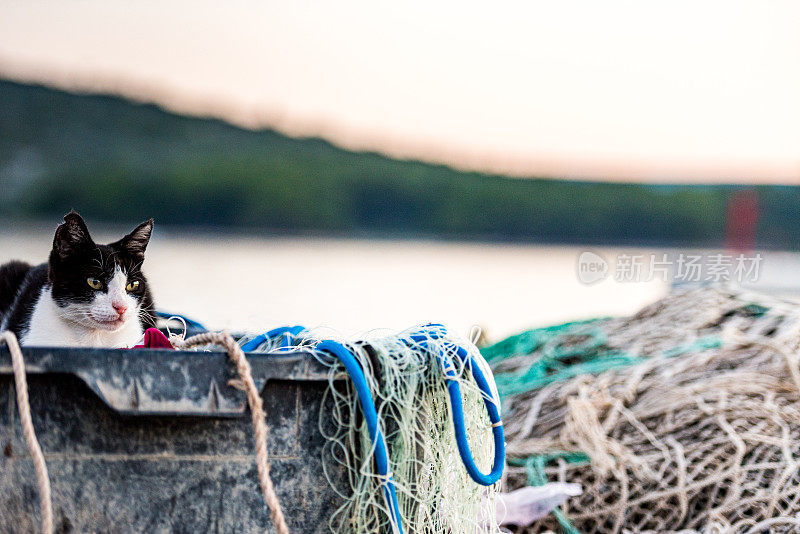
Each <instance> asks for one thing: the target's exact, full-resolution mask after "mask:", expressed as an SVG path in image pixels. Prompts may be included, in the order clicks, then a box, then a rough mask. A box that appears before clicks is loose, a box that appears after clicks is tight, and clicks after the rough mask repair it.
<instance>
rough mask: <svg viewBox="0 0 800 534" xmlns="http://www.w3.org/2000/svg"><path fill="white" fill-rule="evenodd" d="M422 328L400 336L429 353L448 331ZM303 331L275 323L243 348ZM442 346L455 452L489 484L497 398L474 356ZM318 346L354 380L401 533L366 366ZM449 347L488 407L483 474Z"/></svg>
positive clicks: (337, 348) (499, 443)
mask: <svg viewBox="0 0 800 534" xmlns="http://www.w3.org/2000/svg"><path fill="white" fill-rule="evenodd" d="M423 328H425V330H424V331H422V332H421V333H418V334H412V335H411V336H410V338H409V340H404V341H405V343H406V344H408V345H411V344H412V343H413V344H416V345H418V346H420V347H422V348H424V349H425V350H427V351H429V352H433V348H432V347H431V345H430V340H431V339H435V340H438V339H441V338H443V337H444V336H445V335H446V334H447V331H446V329H445V328H444V326H442V325H438V324H430V325H425V326H424V327H423ZM303 330H304V329H303V327H301V326H294V327H282V328H275V329H273V330H270V331H269V332H267V333H265V334H261V335H259V336H257V337H255V338H253V339H252V340H250V341H248V342H247V343H245V344H244V345H243V346H242V350H243V351H244V352H249V351H252V350H255V349H256V348H258V346H259V345H261V344H262V343H264V342H265V341H267V340H268V339H272V338H274V337H275V336H279V335H282V336H284V340H283V341H282V344H281V346H287V345H286V343H291V341H292V339H293V338H294V337H295V336H297V335H299V334H300V332H302V331H303ZM444 345H445V349H447V350H446V351H445V350H442V351H436V355H437V357H438V358H439V361H440V363H441V365H442V369H443V370H444V377H445V381H446V382H447V392H448V395H449V397H450V405H451V407H452V413H453V431H454V433H455V436H456V444H457V446H458V452H459V455H460V456H461V460H462V462H463V463H464V467H465V468H466V470H467V473H468V474H469V476H470V477H471V478H472V479H473V480H474V481H475V482H477V483H478V484H481V485H484V486H491V485H492V484H494V483H495V482H497V481H498V480H500V477H501V476H502V474H503V469H504V467H505V458H506V443H505V433H504V431H503V423H502V420H501V419H500V410H499V408H498V406H499V401H498V400H497V399H495V396H494V393H493V392H492V388H491V386H490V385H489V381H488V380H487V379H486V376H484V374H483V371H481V368H480V366H479V365H478V364H477V363H476V362H475V360H474V359H473V358H472V356H470V355H469V353H468V352H467V351H466V350H465V349H464V348H463V347H460V346H458V345H456V344H455V343H452V342H449V341H445V342H444ZM316 348H317V350H320V351H323V352H328V353H330V354H333V355H334V356H335V357H337V358H338V359H339V360H340V361H341V362H342V364H343V365H344V366H345V369H346V370H347V372H348V374H349V375H350V379H351V380H352V381H353V385H354V387H355V388H356V393H357V394H358V400H359V404H360V405H361V411H362V413H363V414H364V419H365V420H366V422H367V429H368V431H369V436H370V439H371V440H372V442H373V443H374V444H375V453H374V456H375V464H376V466H377V468H378V474H379V475H380V477H381V485H382V487H383V493H384V498H385V500H386V503H387V505H388V507H389V509H390V510H391V512H392V515H391V517H390V520H391V522H392V530H393V532H399V533H401V534H402V532H403V525H402V518H401V517H400V508H399V505H398V503H397V491H396V489H395V485H394V480H393V478H392V474H391V472H390V471H389V455H388V451H387V448H386V440H385V438H384V436H383V432H382V431H381V429H380V426H379V424H378V412H377V410H376V409H375V402H374V400H373V398H372V393H371V392H370V390H369V386H368V385H367V379H366V377H365V376H364V371H363V369H361V365H359V363H358V360H357V359H356V357H355V355H354V354H353V353H352V352H351V351H350V350H349V349H347V348H346V347H345V346H344V345H342V344H341V343H338V342H336V341H331V340H326V341H322V342H320V343H319V344H318V345H317V347H316ZM453 350H454V351H455V354H456V356H458V357H459V358H460V359H461V360H462V361H463V362H464V365H465V366H467V368H469V370H470V372H471V373H472V376H473V378H474V379H475V382H476V383H477V385H478V388H479V389H480V391H481V394H482V396H483V401H484V404H485V405H486V411H487V412H488V414H489V420H490V421H491V422H492V434H493V436H494V462H493V464H492V469H491V471H490V472H489V473H488V474H484V473H482V472H481V470H480V469H479V468H478V466H477V465H476V464H475V459H474V457H473V456H472V451H471V450H470V448H469V442H468V440H467V432H466V425H465V423H464V404H463V401H462V399H461V387H460V386H459V383H458V378H459V376H458V373H457V372H456V369H455V367H454V366H453V362H452V361H451V359H450V357H449V356H448V353H447V351H453Z"/></svg>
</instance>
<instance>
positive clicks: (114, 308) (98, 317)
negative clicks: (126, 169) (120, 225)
mask: <svg viewBox="0 0 800 534" xmlns="http://www.w3.org/2000/svg"><path fill="white" fill-rule="evenodd" d="M152 231H153V220H152V219H150V220H149V221H146V222H143V223H142V224H140V225H139V226H137V227H136V228H134V230H133V231H132V232H131V233H129V234H128V235H126V236H125V237H123V238H122V239H120V240H119V241H115V242H114V243H111V244H108V245H98V244H96V243H95V242H94V241H93V240H92V238H91V236H90V235H89V229H88V228H87V227H86V223H85V222H84V221H83V219H82V218H81V216H80V215H78V214H77V213H75V212H74V211H73V212H72V213H69V214H68V215H66V216H64V223H63V224H61V225H60V226H59V227H58V229H57V230H56V234H55V237H54V238H53V250H52V251H51V252H50V269H49V275H48V276H49V280H50V283H51V285H52V295H53V300H54V301H55V303H56V304H57V305H58V307H59V310H60V313H61V315H62V317H63V318H64V319H67V320H69V321H71V322H74V323H77V324H79V325H82V326H83V327H85V328H89V329H92V330H110V331H114V330H119V329H120V328H122V327H123V326H125V325H126V324H127V323H128V322H129V321H139V322H140V323H141V324H142V327H145V328H146V327H148V326H154V324H155V315H154V311H153V299H152V296H151V293H150V290H149V288H148V286H147V279H146V278H145V277H144V275H143V274H142V263H143V262H144V253H145V249H146V248H147V243H148V242H149V241H150V234H151V233H152Z"/></svg>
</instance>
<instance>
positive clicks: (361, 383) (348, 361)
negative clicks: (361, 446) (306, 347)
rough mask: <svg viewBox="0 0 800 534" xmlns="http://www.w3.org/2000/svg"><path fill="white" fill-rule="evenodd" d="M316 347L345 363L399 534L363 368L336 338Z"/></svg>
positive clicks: (382, 441) (380, 435)
mask: <svg viewBox="0 0 800 534" xmlns="http://www.w3.org/2000/svg"><path fill="white" fill-rule="evenodd" d="M317 350H320V351H323V352H329V353H331V354H333V355H334V356H336V357H337V358H339V361H341V362H342V364H344V368H345V369H346V370H347V372H348V374H349V375H350V379H351V380H352V381H353V385H354V386H355V388H356V393H358V402H359V404H361V412H362V413H363V414H364V419H365V420H366V422H367V429H368V430H369V437H370V439H371V440H372V442H373V443H374V444H375V465H376V466H377V468H378V474H379V475H380V477H381V485H382V486H383V497H384V499H386V504H387V505H388V506H389V509H390V510H391V511H392V517H390V519H391V522H392V531H393V532H398V533H400V534H402V532H403V522H402V518H401V517H400V507H399V505H398V504H397V491H396V490H395V487H394V479H393V478H392V474H391V473H390V472H389V453H388V452H387V450H386V440H385V439H384V437H383V432H381V429H380V427H379V426H378V411H377V410H376V409H375V402H374V401H373V400H372V393H370V391H369V386H368V385H367V378H366V377H365V376H364V371H363V370H362V369H361V365H359V363H358V360H356V358H355V356H353V353H352V352H350V351H349V350H348V349H347V348H345V346H344V345H342V344H341V343H337V342H336V341H330V340H328V341H323V342H322V343H320V344H319V345H317Z"/></svg>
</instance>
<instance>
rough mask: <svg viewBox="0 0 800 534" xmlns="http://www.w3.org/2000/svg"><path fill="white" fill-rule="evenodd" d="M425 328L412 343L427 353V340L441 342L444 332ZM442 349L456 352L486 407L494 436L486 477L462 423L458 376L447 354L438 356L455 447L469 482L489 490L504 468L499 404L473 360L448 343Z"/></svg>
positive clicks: (433, 327)
mask: <svg viewBox="0 0 800 534" xmlns="http://www.w3.org/2000/svg"><path fill="white" fill-rule="evenodd" d="M424 328H428V329H429V330H427V331H426V332H425V333H422V334H412V335H411V339H412V341H414V342H415V343H417V344H419V345H420V346H423V347H424V348H425V349H426V350H428V351H430V350H431V348H430V345H429V341H428V339H431V338H432V339H441V338H442V337H443V336H444V335H445V334H446V333H447V331H446V330H445V328H444V326H442V325H438V324H429V325H425V327H424ZM444 345H445V348H447V349H448V350H455V353H456V356H458V357H459V358H460V359H461V360H462V361H463V362H464V365H466V366H467V368H468V369H469V370H470V372H471V373H472V377H473V378H474V379H475V382H476V383H477V384H478V389H480V391H481V395H482V396H483V403H484V405H485V406H486V411H487V412H488V413H489V421H491V423H492V434H493V436H494V462H493V463H492V469H491V471H490V472H489V473H488V474H484V473H482V472H481V470H480V469H479V468H478V466H477V465H476V464H475V458H474V457H473V456H472V451H471V450H470V448H469V442H468V441H467V431H466V425H465V423H464V404H463V402H462V400H461V387H460V386H459V383H458V373H457V372H456V369H455V367H454V366H453V362H452V361H451V360H450V357H449V356H448V355H447V352H445V351H441V352H439V354H438V357H439V361H440V362H441V364H442V369H444V379H445V381H446V382H447V393H448V394H449V396H450V406H451V407H452V412H453V430H454V432H455V435H456V444H457V445H458V453H459V454H460V455H461V461H462V463H463V464H464V467H465V468H466V469H467V473H469V476H470V477H472V480H474V481H475V482H477V483H478V484H481V485H483V486H491V485H492V484H494V483H495V482H497V481H498V480H500V477H501V476H502V475H503V469H504V468H505V464H506V438H505V431H504V430H503V421H502V419H501V418H500V409H499V408H498V406H499V405H500V402H499V401H498V400H497V399H495V398H494V393H493V392H492V388H491V386H490V385H489V381H488V380H486V377H485V376H484V374H483V371H481V368H480V366H479V365H478V364H477V363H476V362H475V360H474V358H472V356H470V355H469V353H468V352H467V351H466V350H464V348H463V347H459V346H458V345H456V344H455V343H451V342H449V341H447V342H445V343H444Z"/></svg>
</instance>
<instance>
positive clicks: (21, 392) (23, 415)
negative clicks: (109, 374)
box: [0, 330, 53, 534]
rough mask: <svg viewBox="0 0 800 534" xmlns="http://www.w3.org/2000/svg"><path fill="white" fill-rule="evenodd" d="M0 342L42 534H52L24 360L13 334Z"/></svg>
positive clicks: (0, 334)
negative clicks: (9, 369) (11, 379)
mask: <svg viewBox="0 0 800 534" xmlns="http://www.w3.org/2000/svg"><path fill="white" fill-rule="evenodd" d="M0 340H2V341H5V343H6V345H8V352H10V353H11V365H12V367H13V368H14V383H15V385H16V389H17V409H18V410H19V418H20V422H21V423H22V432H23V434H25V441H26V442H27V443H28V452H30V454H31V458H33V465H34V467H35V468H36V481H37V482H38V484H39V507H40V509H41V513H42V533H43V534H51V533H52V532H53V505H52V502H51V500H50V478H49V477H48V475H47V464H46V463H45V461H44V454H42V448H41V447H40V446H39V441H38V440H37V439H36V431H35V430H34V428H33V420H32V419H31V405H30V400H29V399H28V381H27V380H26V379H25V360H24V358H23V357H22V351H21V350H20V348H19V343H18V342H17V336H15V335H14V333H13V332H10V331H8V330H4V331H3V332H0Z"/></svg>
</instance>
